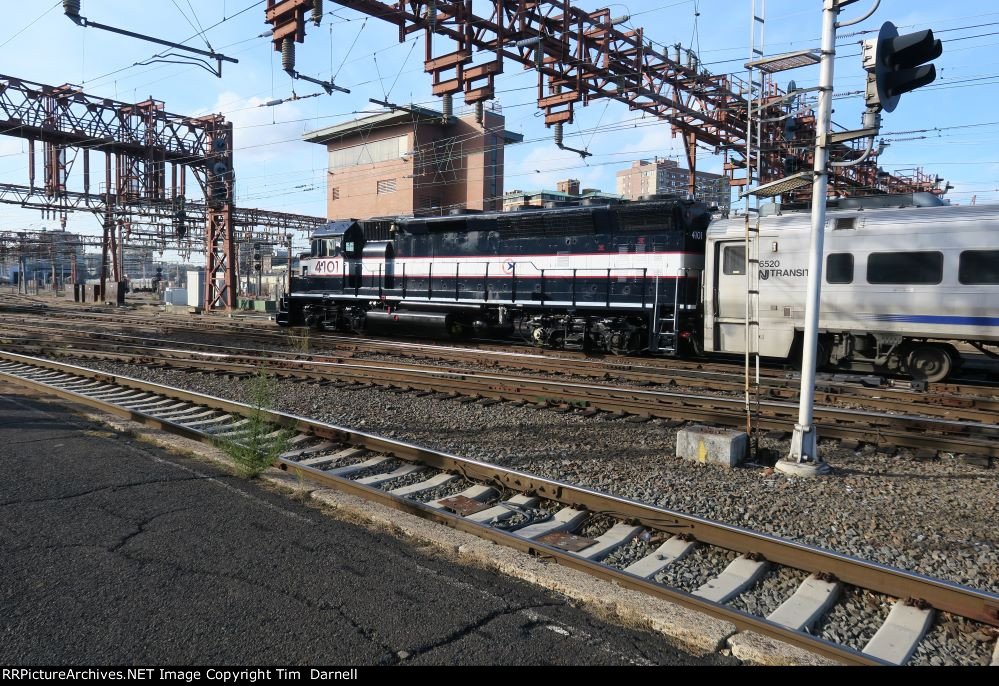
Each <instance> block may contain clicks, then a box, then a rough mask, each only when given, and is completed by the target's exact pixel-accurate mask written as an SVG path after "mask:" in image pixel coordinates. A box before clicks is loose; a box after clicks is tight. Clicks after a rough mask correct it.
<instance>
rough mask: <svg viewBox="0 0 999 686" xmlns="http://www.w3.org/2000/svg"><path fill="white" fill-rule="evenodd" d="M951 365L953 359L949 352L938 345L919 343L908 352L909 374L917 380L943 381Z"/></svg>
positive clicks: (952, 365) (948, 373)
mask: <svg viewBox="0 0 999 686" xmlns="http://www.w3.org/2000/svg"><path fill="white" fill-rule="evenodd" d="M953 367H954V360H952V359H951V356H950V354H949V353H948V352H947V350H946V349H945V348H942V347H940V346H938V345H921V346H919V347H917V348H914V349H913V350H912V352H910V353H909V360H908V371H909V375H910V376H912V378H913V379H917V380H919V381H929V382H931V383H936V382H938V381H943V380H944V379H946V378H947V377H948V376H949V375H950V372H951V369H952V368H953Z"/></svg>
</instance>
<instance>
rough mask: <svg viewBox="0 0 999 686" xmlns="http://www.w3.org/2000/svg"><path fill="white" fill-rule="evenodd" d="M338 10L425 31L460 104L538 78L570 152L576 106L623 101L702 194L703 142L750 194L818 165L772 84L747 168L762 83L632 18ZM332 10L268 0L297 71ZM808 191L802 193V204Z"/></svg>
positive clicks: (844, 185) (887, 179) (437, 76)
mask: <svg viewBox="0 0 999 686" xmlns="http://www.w3.org/2000/svg"><path fill="white" fill-rule="evenodd" d="M335 4H337V5H340V6H342V7H346V8H349V9H353V10H356V11H357V12H360V13H362V14H365V15H367V16H369V17H373V18H376V19H379V20H382V21H385V22H389V23H391V24H394V25H396V26H397V27H398V29H399V41H400V42H403V41H405V40H407V39H408V37H409V36H410V34H413V33H416V32H419V31H423V32H425V41H424V43H425V55H424V70H425V71H426V72H427V73H428V74H430V75H431V77H432V91H433V94H434V95H438V96H443V97H445V98H450V97H451V96H452V95H453V94H457V93H462V94H463V95H464V98H465V102H466V103H468V104H475V103H479V102H483V101H485V100H490V99H492V98H493V97H495V95H496V86H495V79H496V76H497V75H499V74H501V73H502V72H503V68H504V62H505V61H506V60H510V61H512V62H516V63H519V64H521V65H523V67H524V68H525V69H534V70H536V71H537V75H538V82H537V102H538V107H539V108H540V109H541V110H543V111H544V113H545V124H546V125H547V126H550V127H554V128H555V139H556V141H557V142H559V143H561V140H562V136H561V133H562V126H563V125H564V124H568V123H571V122H572V121H573V116H574V108H575V106H576V105H577V104H580V105H586V104H588V103H589V102H590V101H592V100H595V99H598V98H610V99H613V100H617V101H619V102H621V103H624V104H626V105H627V106H628V107H629V108H630V109H632V110H637V111H641V112H643V113H648V114H650V115H653V116H655V117H657V118H659V119H662V120H664V121H666V122H668V123H669V124H670V125H671V127H672V131H673V134H674V136H679V137H680V138H682V140H683V144H684V149H685V151H686V156H687V161H688V166H689V169H690V177H689V188H690V192H691V194H692V195H693V194H694V193H695V192H696V178H695V172H696V166H697V150H698V146H699V145H703V146H707V147H708V148H710V149H712V150H713V151H714V152H715V153H716V154H720V155H722V156H723V157H724V164H725V170H726V173H727V174H728V176H729V178H730V180H731V183H732V185H733V186H744V185H746V183H747V179H746V177H745V176H740V175H741V174H744V173H745V170H746V168H747V164H748V166H752V167H754V168H756V167H758V168H759V170H760V175H759V179H758V181H759V182H760V183H766V182H768V181H772V180H774V179H779V178H782V177H784V176H786V175H787V173H788V171H789V170H795V169H808V168H810V167H811V159H812V154H813V152H812V150H813V145H814V142H815V116H814V113H813V112H812V110H811V109H807V108H803V109H801V110H799V111H796V112H792V113H790V114H789V115H787V113H786V112H785V111H784V110H785V109H786V105H787V103H788V102H789V95H788V94H787V93H785V92H783V91H782V90H781V89H779V88H777V87H776V86H774V85H773V84H772V83H767V84H766V85H765V87H764V88H762V89H760V88H757V89H755V90H756V92H757V93H760V92H761V90H762V95H761V97H759V99H758V100H756V101H754V102H753V105H752V110H753V111H754V113H759V115H758V116H760V117H761V119H762V120H763V122H764V123H763V125H762V126H761V127H760V129H761V131H760V139H759V141H756V142H755V144H754V146H753V152H751V153H750V154H751V155H752V156H753V157H752V159H750V160H748V162H747V159H746V133H747V130H748V129H749V125H748V110H749V106H748V103H749V101H750V98H751V97H752V95H751V94H752V93H753V92H754V89H752V88H751V87H750V86H751V84H748V83H746V82H744V81H743V80H741V79H739V78H737V77H735V76H732V75H716V74H712V73H710V72H708V71H707V70H706V69H704V68H703V66H702V65H701V63H700V61H699V59H698V57H697V55H696V54H695V53H694V52H693V51H690V50H686V49H684V48H682V47H681V46H680V45H676V46H674V47H672V48H669V49H659V48H657V47H655V45H654V44H653V43H652V42H651V41H650V40H649V39H648V38H647V37H646V36H645V32H644V29H642V28H640V27H639V28H633V29H625V28H619V27H620V25H621V24H624V23H625V22H627V21H628V19H629V17H627V16H622V17H616V18H615V17H613V16H612V15H611V12H610V10H609V9H606V8H604V9H598V10H595V11H592V12H591V11H586V10H583V9H580V8H578V7H575V6H573V5H572V4H571V3H570V2H569V0H547V1H544V0H488V1H483V2H482V3H478V2H477V3H475V5H476V6H482V7H486V6H488V7H489V11H488V13H481V14H476V13H475V12H474V11H473V2H472V0H453V1H448V0H397V1H396V2H383V1H379V0H335ZM322 8H323V2H322V0H267V7H266V9H265V21H266V22H267V23H269V24H271V25H272V26H273V34H272V40H273V43H274V49H275V50H278V51H281V53H282V59H283V60H289V58H290V63H293V62H294V50H295V43H301V42H303V41H304V39H305V33H306V31H305V27H306V19H307V18H308V17H307V15H310V13H311V18H312V20H313V22H314V23H318V22H319V21H321V18H322V14H323V9H322ZM440 39H444V41H441V40H440ZM442 42H443V44H444V45H443V46H442V45H441V43H442ZM789 57H793V56H789ZM786 115H787V116H786ZM854 150H855V148H854V147H853V144H852V143H838V144H836V145H834V146H833V153H834V155H837V156H839V157H841V158H850V157H855V156H856V155H855V154H854ZM757 155H758V156H759V157H758V158H757V157H756V156H757ZM938 181H939V179H935V178H931V177H926V176H925V175H922V176H908V177H903V176H894V175H891V174H885V173H883V172H880V170H879V169H878V166H877V161H876V159H871V160H870V161H868V162H865V163H863V164H859V165H857V166H855V167H850V168H844V169H842V170H839V172H838V173H837V175H836V176H835V177H834V178H833V179H832V180H831V182H832V189H833V190H834V191H836V192H839V193H842V194H871V193H896V192H913V191H917V190H920V191H922V190H928V191H936V185H937V184H938ZM808 191H809V189H803V190H801V191H798V193H799V197H801V193H805V194H806V195H807V192H808Z"/></svg>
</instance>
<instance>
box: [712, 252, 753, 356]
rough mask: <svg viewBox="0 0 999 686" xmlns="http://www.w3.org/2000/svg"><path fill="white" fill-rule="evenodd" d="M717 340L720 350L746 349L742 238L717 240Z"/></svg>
mask: <svg viewBox="0 0 999 686" xmlns="http://www.w3.org/2000/svg"><path fill="white" fill-rule="evenodd" d="M713 259H714V262H715V264H714V267H715V268H714V284H713V296H714V297H713V303H714V339H715V348H714V349H715V350H716V351H718V352H732V353H741V352H745V350H746V298H747V293H746V244H745V243H744V242H743V241H719V242H718V243H715V251H714V255H713Z"/></svg>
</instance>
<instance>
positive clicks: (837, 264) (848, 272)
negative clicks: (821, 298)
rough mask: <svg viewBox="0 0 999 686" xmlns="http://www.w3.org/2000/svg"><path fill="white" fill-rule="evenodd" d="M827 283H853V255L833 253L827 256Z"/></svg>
mask: <svg viewBox="0 0 999 686" xmlns="http://www.w3.org/2000/svg"><path fill="white" fill-rule="evenodd" d="M826 283H853V255H852V254H851V253H848V252H838V253H832V254H831V255H829V257H827V258H826Z"/></svg>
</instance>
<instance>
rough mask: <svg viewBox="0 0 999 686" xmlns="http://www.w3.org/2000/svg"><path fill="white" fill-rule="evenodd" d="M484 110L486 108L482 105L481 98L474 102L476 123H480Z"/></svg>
mask: <svg viewBox="0 0 999 686" xmlns="http://www.w3.org/2000/svg"><path fill="white" fill-rule="evenodd" d="M485 110H486V108H485V106H483V104H482V101H481V100H479V101H478V102H477V103H475V122H476V123H477V124H481V123H482V120H483V118H484V117H485Z"/></svg>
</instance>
